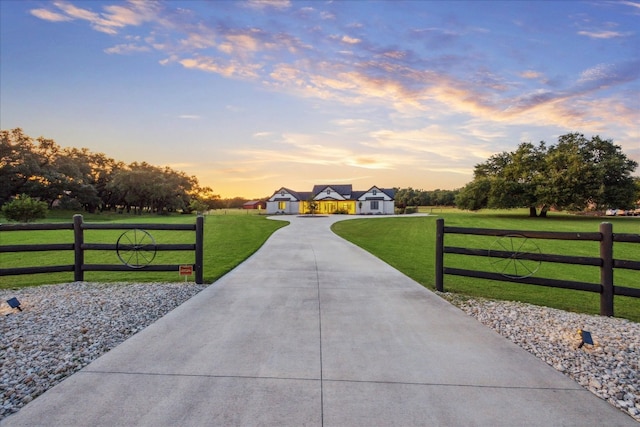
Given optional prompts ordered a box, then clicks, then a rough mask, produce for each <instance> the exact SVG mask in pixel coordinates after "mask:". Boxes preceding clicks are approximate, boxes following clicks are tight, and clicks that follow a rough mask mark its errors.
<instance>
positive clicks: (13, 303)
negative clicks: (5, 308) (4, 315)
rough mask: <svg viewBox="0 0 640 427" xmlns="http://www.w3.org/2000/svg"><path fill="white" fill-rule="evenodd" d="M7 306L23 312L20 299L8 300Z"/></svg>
mask: <svg viewBox="0 0 640 427" xmlns="http://www.w3.org/2000/svg"><path fill="white" fill-rule="evenodd" d="M7 304H9V307H11V308H17V309H18V310H20V311H22V309H21V308H20V301H18V298H16V297H13V298H11V299H8V300H7Z"/></svg>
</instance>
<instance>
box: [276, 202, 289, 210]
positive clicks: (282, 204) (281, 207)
mask: <svg viewBox="0 0 640 427" xmlns="http://www.w3.org/2000/svg"><path fill="white" fill-rule="evenodd" d="M286 208H287V202H278V209H286Z"/></svg>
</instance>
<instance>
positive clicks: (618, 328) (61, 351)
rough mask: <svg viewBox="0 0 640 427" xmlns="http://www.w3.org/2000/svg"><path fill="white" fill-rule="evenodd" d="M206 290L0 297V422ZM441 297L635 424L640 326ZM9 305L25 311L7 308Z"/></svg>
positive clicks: (100, 287) (148, 287)
mask: <svg viewBox="0 0 640 427" xmlns="http://www.w3.org/2000/svg"><path fill="white" fill-rule="evenodd" d="M204 288H206V285H196V284H194V283H142V284H130V283H108V284H104V283H87V282H75V283H67V284H60V285H46V286H37V287H31V288H29V287H27V288H21V289H18V290H6V289H3V290H0V420H1V419H3V418H5V417H7V416H9V415H11V414H13V413H15V412H17V411H18V410H19V409H20V408H22V407H23V406H24V405H26V404H27V403H29V402H30V401H32V400H33V399H34V398H36V397H37V396H39V395H40V394H42V393H44V392H45V391H46V390H48V389H49V388H51V387H53V386H54V385H56V384H57V383H59V382H61V381H62V380H63V379H65V378H66V377H68V376H70V375H71V374H73V373H74V372H77V371H78V370H80V369H82V368H83V367H84V366H86V365H88V364H89V363H90V362H91V361H93V360H95V359H96V358H98V357H99V356H101V355H102V354H104V353H106V352H107V351H109V350H110V349H112V348H114V347H115V346H117V345H118V344H120V343H121V342H123V341H124V340H126V339H127V338H129V337H130V336H132V335H133V334H135V333H137V332H139V331H140V330H142V329H144V328H145V327H147V326H148V325H150V324H151V323H153V322H154V321H155V320H157V319H158V318H160V317H162V316H164V315H165V314H166V313H168V312H169V311H171V310H172V309H174V308H175V307H177V306H178V305H180V304H182V303H183V302H185V301H186V300H188V299H189V298H191V297H192V296H194V295H196V294H197V293H198V292H200V291H201V290H203V289H204ZM438 295H440V296H441V297H443V298H445V299H446V300H448V301H450V302H451V303H452V304H454V305H456V306H457V307H459V308H460V309H461V310H463V311H464V312H465V313H467V314H469V315H471V316H473V317H475V318H476V319H478V320H479V321H480V322H482V323H483V324H484V325H486V326H489V327H490V328H492V329H494V330H495V331H496V332H498V333H499V334H501V335H503V336H504V337H506V338H508V339H510V340H511V341H513V342H514V343H516V344H518V345H519V346H521V347H522V348H524V349H525V350H527V351H529V352H531V353H532V354H534V355H535V356H537V357H538V358H540V359H542V360H544V361H545V362H546V363H548V364H549V365H551V366H553V367H554V368H555V369H557V370H558V371H560V372H562V373H564V374H565V375H567V376H569V377H570V378H572V379H574V380H575V381H577V382H578V383H579V384H580V385H582V386H583V387H585V388H586V389H588V390H590V391H591V392H592V393H594V394H595V395H596V396H598V397H600V398H602V399H604V400H606V401H608V402H609V403H611V404H612V405H614V406H615V407H617V408H619V409H620V410H622V411H624V412H626V413H628V414H629V415H631V416H632V417H633V418H635V419H636V420H638V421H640V374H639V364H640V323H634V322H631V321H628V320H625V319H617V318H609V317H601V316H591V315H586V314H577V313H570V312H565V311H562V310H556V309H551V308H546V307H539V306H535V305H530V304H523V303H517V302H508V301H493V300H485V299H480V298H468V297H464V296H460V295H456V294H450V293H438ZM12 297H17V298H18V300H20V302H21V303H22V308H23V309H24V311H22V312H17V311H16V310H12V309H10V308H9V306H8V304H6V303H5V301H6V300H7V299H9V298H12ZM579 329H584V330H588V331H590V332H591V333H592V336H593V339H594V345H593V346H591V345H584V346H583V347H582V348H578V345H579V344H580V342H581V339H580V335H579V333H578V330H579Z"/></svg>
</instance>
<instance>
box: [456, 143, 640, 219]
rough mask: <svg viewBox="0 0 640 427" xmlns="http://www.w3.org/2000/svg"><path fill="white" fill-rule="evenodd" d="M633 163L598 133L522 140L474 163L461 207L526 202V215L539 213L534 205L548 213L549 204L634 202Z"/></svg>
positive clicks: (567, 206)
mask: <svg viewBox="0 0 640 427" xmlns="http://www.w3.org/2000/svg"><path fill="white" fill-rule="evenodd" d="M637 166H638V164H637V163H636V162H634V161H633V160H629V159H628V158H627V157H626V155H624V153H622V151H621V149H620V147H619V146H617V145H614V144H613V142H612V141H611V140H603V139H601V138H600V137H599V136H594V137H592V138H591V140H589V139H587V138H585V137H584V135H582V134H579V133H570V134H566V135H563V136H561V137H560V138H559V139H558V143H557V144H556V145H553V146H550V147H549V148H548V149H547V147H546V145H545V143H544V142H540V143H539V144H538V145H537V146H534V145H533V144H531V143H522V144H520V145H519V146H518V148H517V149H516V151H514V152H503V153H499V154H496V155H493V156H491V157H490V158H489V159H488V160H487V161H486V162H484V163H481V164H479V165H476V167H475V169H474V181H473V182H472V183H469V184H467V186H466V187H465V188H463V189H462V190H461V193H460V195H459V198H458V202H459V207H463V208H467V209H480V208H483V207H489V208H502V209H510V208H517V207H527V208H529V213H530V216H537V215H538V213H537V210H538V209H540V216H546V213H547V211H548V209H549V208H551V207H555V208H556V209H568V210H583V209H585V208H587V207H588V206H591V207H594V208H596V209H603V208H606V207H611V206H616V207H621V208H623V207H625V206H629V205H630V204H632V203H633V197H634V183H633V178H632V177H631V173H632V172H633V171H634V170H635V169H636V167H637ZM484 191H486V192H484ZM474 197H475V199H473V200H472V199H471V198H474Z"/></svg>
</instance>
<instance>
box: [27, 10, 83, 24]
mask: <svg viewBox="0 0 640 427" xmlns="http://www.w3.org/2000/svg"><path fill="white" fill-rule="evenodd" d="M29 13H31V14H32V15H33V16H35V17H36V18H40V19H43V20H45V21H50V22H64V21H72V20H73V18H70V17H68V16H65V15H61V14H59V13H56V12H52V11H50V10H47V9H31V10H30V11H29Z"/></svg>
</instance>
